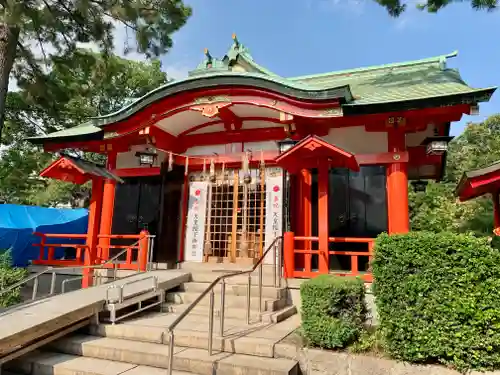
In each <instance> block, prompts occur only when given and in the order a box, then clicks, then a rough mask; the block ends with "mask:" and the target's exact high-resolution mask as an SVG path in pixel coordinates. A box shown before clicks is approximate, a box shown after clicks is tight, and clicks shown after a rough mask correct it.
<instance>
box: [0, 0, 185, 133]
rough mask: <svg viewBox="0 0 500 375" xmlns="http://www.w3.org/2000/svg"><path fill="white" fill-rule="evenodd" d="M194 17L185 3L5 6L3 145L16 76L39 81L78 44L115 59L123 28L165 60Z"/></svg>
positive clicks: (86, 0)
mask: <svg viewBox="0 0 500 375" xmlns="http://www.w3.org/2000/svg"><path fill="white" fill-rule="evenodd" d="M190 15H191V8H190V7H188V6H185V5H184V3H183V2H182V0H73V1H66V0H24V1H19V0H0V139H1V135H2V129H3V124H4V116H5V102H6V98H7V90H8V84H9V77H10V73H11V71H12V72H13V73H14V77H15V78H17V79H19V80H33V77H39V76H42V75H43V71H44V65H45V64H50V62H51V60H52V57H54V56H71V54H72V53H73V52H74V51H75V49H76V48H77V44H78V43H94V44H95V45H96V46H97V47H98V48H99V49H100V50H101V51H103V52H104V53H105V54H109V53H110V52H111V51H112V49H113V47H114V43H113V42H114V40H113V30H114V29H115V27H116V26H117V25H122V26H124V27H125V28H126V30H129V31H131V32H133V33H134V34H135V37H136V40H137V43H136V44H137V48H136V49H137V51H138V52H140V53H144V54H145V55H146V56H148V57H152V56H159V55H161V54H164V53H166V52H167V51H168V49H169V48H170V47H171V46H172V39H171V35H172V33H173V32H175V31H177V30H178V29H179V28H180V27H182V26H183V25H184V24H185V22H186V20H187V19H188V18H189V16H190ZM124 48H125V52H127V51H128V50H129V49H130V47H129V46H128V45H125V46H124ZM37 49H39V51H40V55H41V56H37V53H36V50H37ZM38 84H39V85H41V86H37V89H38V90H40V91H41V90H43V87H44V86H43V82H42V81H38Z"/></svg>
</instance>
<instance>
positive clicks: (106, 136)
mask: <svg viewBox="0 0 500 375" xmlns="http://www.w3.org/2000/svg"><path fill="white" fill-rule="evenodd" d="M117 135H118V133H117V132H106V133H104V139H108V138H114V137H116V136H117Z"/></svg>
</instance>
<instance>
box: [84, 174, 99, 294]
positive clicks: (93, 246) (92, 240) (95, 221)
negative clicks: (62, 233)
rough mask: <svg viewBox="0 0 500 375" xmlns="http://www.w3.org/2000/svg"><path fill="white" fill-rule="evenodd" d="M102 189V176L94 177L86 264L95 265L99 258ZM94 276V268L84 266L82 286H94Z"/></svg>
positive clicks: (85, 255) (85, 254) (85, 253)
mask: <svg viewBox="0 0 500 375" xmlns="http://www.w3.org/2000/svg"><path fill="white" fill-rule="evenodd" d="M102 189H103V180H102V178H94V179H92V195H91V198H90V205H89V222H88V229H87V240H86V242H85V244H86V245H87V250H86V251H85V252H84V258H85V265H86V266H92V265H94V264H95V263H96V259H97V241H98V239H97V235H98V234H99V224H100V218H101V212H100V210H101V206H102ZM92 276H93V270H92V269H91V268H84V270H83V279H82V288H87V287H89V286H92Z"/></svg>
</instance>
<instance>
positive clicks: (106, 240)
mask: <svg viewBox="0 0 500 375" xmlns="http://www.w3.org/2000/svg"><path fill="white" fill-rule="evenodd" d="M33 235H35V236H38V237H40V242H39V243H36V244H33V246H36V247H38V248H39V249H40V250H39V255H38V259H34V260H33V261H32V264H35V265H45V266H63V267H72V266H75V267H77V266H86V265H93V264H102V265H103V268H115V267H116V268H117V269H125V270H137V271H146V268H147V263H148V261H149V259H150V257H151V248H150V247H151V242H150V237H151V236H150V235H149V233H148V232H147V231H142V232H141V233H139V234H108V235H99V236H98V239H100V241H99V244H98V245H96V249H94V251H91V249H90V248H89V246H88V245H87V244H86V243H85V242H86V240H87V235H86V234H44V233H39V232H35V233H33ZM48 239H60V241H59V242H58V243H55V242H56V241H47V240H48ZM74 240H80V241H79V242H81V243H68V242H72V241H74ZM123 240H128V241H130V242H133V244H132V245H124V244H114V243H113V241H115V242H116V241H121V242H123ZM75 242H76V241H75ZM56 248H73V249H75V257H74V258H72V259H54V254H55V249H56ZM124 249H127V251H126V252H125V254H124V260H123V261H121V260H120V261H118V262H115V263H108V264H104V263H105V262H106V261H107V260H108V259H110V258H111V257H112V256H113V252H114V254H117V253H119V252H120V251H122V250H124ZM110 254H111V257H110Z"/></svg>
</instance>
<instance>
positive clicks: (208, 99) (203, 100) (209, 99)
mask: <svg viewBox="0 0 500 375" xmlns="http://www.w3.org/2000/svg"><path fill="white" fill-rule="evenodd" d="M220 102H228V103H231V99H230V98H229V96H225V95H216V96H202V97H200V98H196V99H195V100H193V104H194V105H199V104H213V103H220Z"/></svg>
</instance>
